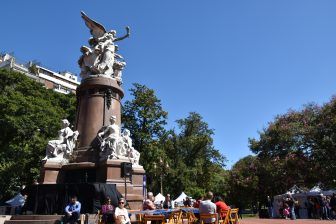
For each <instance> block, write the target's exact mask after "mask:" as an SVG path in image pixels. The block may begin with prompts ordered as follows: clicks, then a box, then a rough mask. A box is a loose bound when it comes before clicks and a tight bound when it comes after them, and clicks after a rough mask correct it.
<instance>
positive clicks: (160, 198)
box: [154, 193, 165, 204]
mask: <svg viewBox="0 0 336 224" xmlns="http://www.w3.org/2000/svg"><path fill="white" fill-rule="evenodd" d="M164 200H165V197H164V196H163V195H162V194H161V193H158V194H157V195H156V196H155V200H154V204H160V203H161V202H162V201H164Z"/></svg>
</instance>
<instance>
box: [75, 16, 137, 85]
mask: <svg viewBox="0 0 336 224" xmlns="http://www.w3.org/2000/svg"><path fill="white" fill-rule="evenodd" d="M81 14H82V18H83V19H84V21H85V24H86V26H87V27H88V28H89V29H90V33H91V35H92V37H91V38H90V39H89V44H90V47H87V46H82V47H81V52H82V56H81V57H80V58H79V60H78V64H79V66H80V68H81V76H82V78H83V79H85V78H88V77H90V76H96V75H102V76H107V77H111V78H115V79H117V80H118V83H119V84H121V73H120V72H121V70H122V69H123V68H124V66H125V65H126V63H125V62H123V61H118V60H115V59H118V58H122V57H121V56H120V55H117V54H116V51H117V49H116V46H115V44H114V43H115V42H117V41H120V40H123V39H125V38H127V37H129V35H130V28H129V27H126V32H127V33H126V35H124V36H122V37H117V36H116V34H117V32H116V31H115V30H111V31H109V32H107V31H106V30H105V28H104V26H103V25H101V24H100V23H98V22H96V21H94V20H92V19H90V18H89V17H88V16H87V15H86V14H85V13H84V12H81Z"/></svg>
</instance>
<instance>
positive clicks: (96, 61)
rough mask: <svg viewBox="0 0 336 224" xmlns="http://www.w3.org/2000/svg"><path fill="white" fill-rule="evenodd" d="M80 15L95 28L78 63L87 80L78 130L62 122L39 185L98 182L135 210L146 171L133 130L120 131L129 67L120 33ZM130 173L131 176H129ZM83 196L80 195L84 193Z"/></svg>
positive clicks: (83, 84) (79, 94)
mask: <svg viewBox="0 0 336 224" xmlns="http://www.w3.org/2000/svg"><path fill="white" fill-rule="evenodd" d="M81 16H82V18H83V20H84V22H85V24H86V26H87V27H88V28H89V29H90V33H91V35H92V37H91V38H90V39H89V41H88V43H89V46H82V47H81V48H80V51H81V52H82V55H81V56H80V58H79V60H78V64H79V67H80V69H81V73H80V75H81V77H82V81H81V84H80V85H79V87H78V88H77V91H76V97H77V112H76V113H77V114H76V123H75V125H74V129H73V130H72V129H71V128H70V124H69V122H68V121H67V120H62V129H61V130H60V131H59V133H58V134H59V137H58V139H56V140H50V141H49V142H48V144H47V147H46V157H45V158H44V159H43V166H42V169H41V175H40V177H41V178H40V181H39V183H40V185H52V184H80V183H99V184H106V185H115V186H116V189H117V190H118V191H119V192H120V193H121V194H125V193H126V192H127V195H124V196H126V199H127V201H128V202H129V204H130V207H131V208H132V209H138V208H140V206H141V204H142V200H143V192H144V189H143V179H144V178H143V177H144V175H145V171H144V169H143V167H142V166H141V165H139V158H140V153H139V152H138V151H137V150H136V149H134V147H133V146H132V139H131V138H130V131H129V130H127V129H125V130H121V128H120V127H121V100H122V98H123V96H124V92H123V89H122V86H121V85H122V71H123V69H124V67H125V66H126V62H125V61H124V59H123V57H122V56H121V55H120V54H119V53H118V46H117V45H116V42H118V41H121V40H123V39H125V38H127V37H129V35H130V28H129V27H126V34H125V35H124V36H122V37H117V33H116V31H115V30H110V31H106V29H105V28H104V26H103V25H101V24H100V23H98V22H96V21H94V20H92V19H90V18H89V17H88V16H87V15H86V14H85V13H84V12H81ZM128 168H131V170H127V169H128ZM126 173H127V174H126ZM79 198H80V195H79Z"/></svg>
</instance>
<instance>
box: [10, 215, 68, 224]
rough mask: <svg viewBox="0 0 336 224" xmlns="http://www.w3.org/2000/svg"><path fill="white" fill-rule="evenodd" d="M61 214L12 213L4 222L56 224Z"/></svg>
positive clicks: (60, 218)
mask: <svg viewBox="0 0 336 224" xmlns="http://www.w3.org/2000/svg"><path fill="white" fill-rule="evenodd" d="M61 220H62V216H61V215H14V216H12V217H11V219H10V220H6V221H5V222H4V223H5V224H33V223H37V224H58V223H61Z"/></svg>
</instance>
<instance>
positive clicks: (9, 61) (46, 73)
mask: <svg viewBox="0 0 336 224" xmlns="http://www.w3.org/2000/svg"><path fill="white" fill-rule="evenodd" d="M0 68H8V69H11V70H13V71H17V72H20V73H22V74H24V75H26V76H28V77H29V78H31V79H34V80H36V81H37V82H40V83H42V84H44V86H45V87H46V88H47V89H53V90H54V91H56V92H59V93H64V94H68V93H70V92H72V93H76V88H77V86H78V85H79V84H80V83H79V82H78V81H77V76H76V75H74V74H72V73H70V72H54V71H51V70H49V69H47V68H44V67H42V66H39V65H36V64H34V63H32V62H28V63H20V62H19V61H18V60H17V59H16V58H15V57H14V56H12V55H10V54H3V55H0Z"/></svg>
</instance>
